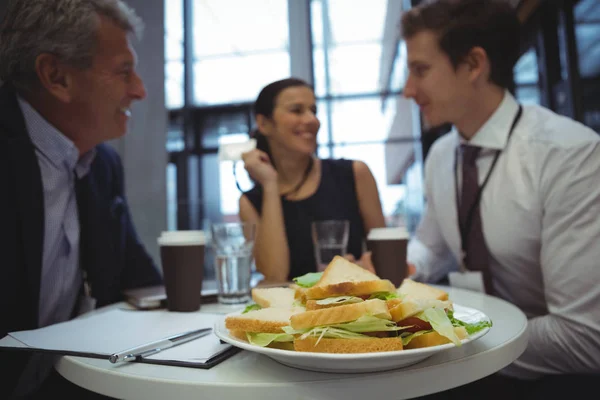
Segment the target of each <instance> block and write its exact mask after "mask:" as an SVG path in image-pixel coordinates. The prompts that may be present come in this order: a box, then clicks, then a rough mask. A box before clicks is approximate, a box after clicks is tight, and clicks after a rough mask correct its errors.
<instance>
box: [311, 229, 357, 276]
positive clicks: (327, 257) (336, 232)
mask: <svg viewBox="0 0 600 400" xmlns="http://www.w3.org/2000/svg"><path fill="white" fill-rule="evenodd" d="M349 233H350V222H349V221H348V220H326V221H314V222H313V223H312V239H313V245H314V248H315V259H316V261H317V270H318V271H323V270H324V269H325V268H326V267H327V265H329V263H330V262H331V260H332V259H333V257H335V256H336V255H340V256H345V255H346V252H347V248H348V236H349Z"/></svg>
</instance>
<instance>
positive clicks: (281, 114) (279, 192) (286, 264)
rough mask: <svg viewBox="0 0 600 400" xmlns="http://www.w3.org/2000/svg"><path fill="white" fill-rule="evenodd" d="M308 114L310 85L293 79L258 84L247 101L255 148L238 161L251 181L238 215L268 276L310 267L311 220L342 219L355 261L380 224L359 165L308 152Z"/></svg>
mask: <svg viewBox="0 0 600 400" xmlns="http://www.w3.org/2000/svg"><path fill="white" fill-rule="evenodd" d="M316 112H317V110H316V101H315V95H314V91H313V88H312V87H311V86H309V85H308V84H307V83H306V82H304V81H302V80H299V79H295V78H288V79H283V80H280V81H276V82H273V83H271V84H269V85H267V86H265V87H264V88H263V89H262V91H261V92H260V94H259V96H258V98H257V100H256V102H255V104H254V113H255V116H256V124H257V126H258V129H257V130H256V131H255V132H254V136H255V138H256V139H257V148H256V149H255V150H253V151H250V152H248V153H245V154H244V155H243V160H244V166H245V168H246V170H247V171H248V174H249V175H250V177H251V178H252V179H253V181H254V182H255V187H254V188H253V189H252V190H249V191H247V192H245V193H244V194H243V195H242V196H241V198H240V219H241V220H243V221H250V222H254V223H256V224H257V225H258V229H257V238H256V244H255V253H254V255H255V259H256V265H257V269H258V270H259V271H260V272H261V273H262V274H263V275H265V278H266V279H268V280H275V281H286V280H289V279H291V277H294V276H300V275H303V274H305V273H307V272H315V271H316V270H317V266H316V262H315V258H314V248H313V242H312V239H311V230H310V229H311V228H310V226H311V222H312V221H319V220H331V219H337V220H348V221H350V234H349V240H348V249H347V251H348V254H349V255H350V254H351V255H352V256H353V257H354V258H356V259H360V258H361V256H363V248H364V240H365V238H366V235H367V233H368V232H369V230H370V229H371V228H375V227H382V226H385V220H384V217H383V212H382V209H381V202H380V199H379V193H378V190H377V184H376V183H375V179H374V178H373V175H372V174H371V171H370V170H369V168H368V167H367V166H366V164H364V163H363V162H360V161H353V160H347V159H320V158H318V157H316V156H315V152H316V149H317V133H318V131H319V128H320V125H321V124H320V121H319V119H318V118H317V116H316Z"/></svg>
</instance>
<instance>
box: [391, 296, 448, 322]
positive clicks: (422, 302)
mask: <svg viewBox="0 0 600 400" xmlns="http://www.w3.org/2000/svg"><path fill="white" fill-rule="evenodd" d="M396 300H397V299H393V300H389V301H388V303H387V305H388V308H389V310H390V315H391V316H392V321H394V322H398V321H402V320H403V319H405V318H408V317H412V316H413V315H415V314H418V313H420V312H421V311H423V310H425V309H426V308H431V307H439V308H443V309H444V310H451V309H452V302H450V301H441V300H436V299H410V298H409V299H404V300H401V301H396Z"/></svg>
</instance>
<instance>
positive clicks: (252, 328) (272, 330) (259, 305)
mask: <svg viewBox="0 0 600 400" xmlns="http://www.w3.org/2000/svg"><path fill="white" fill-rule="evenodd" d="M251 293H252V300H253V301H254V302H253V303H251V304H249V305H248V306H246V308H245V309H244V311H242V313H241V314H240V315H230V316H227V318H225V327H226V328H227V329H228V330H229V332H230V334H231V336H233V337H235V338H237V339H240V340H244V341H247V342H249V343H252V344H254V345H257V346H261V347H266V346H268V347H274V348H280V349H286V350H293V340H294V338H293V337H292V336H290V335H288V334H286V333H285V332H284V331H283V329H282V328H283V327H285V326H289V324H290V317H291V316H292V315H293V314H295V313H298V312H303V311H305V308H304V306H302V305H301V304H300V303H299V302H298V301H297V300H296V299H295V298H294V293H295V291H294V289H292V288H289V287H268V288H253V289H252V292H251Z"/></svg>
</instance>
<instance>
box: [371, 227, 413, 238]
mask: <svg viewBox="0 0 600 400" xmlns="http://www.w3.org/2000/svg"><path fill="white" fill-rule="evenodd" d="M409 236H410V234H409V233H408V230H407V229H406V228H405V227H402V226H399V227H387V228H373V229H371V230H370V231H369V235H368V236H367V240H399V239H400V240H401V239H408V238H409Z"/></svg>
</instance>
